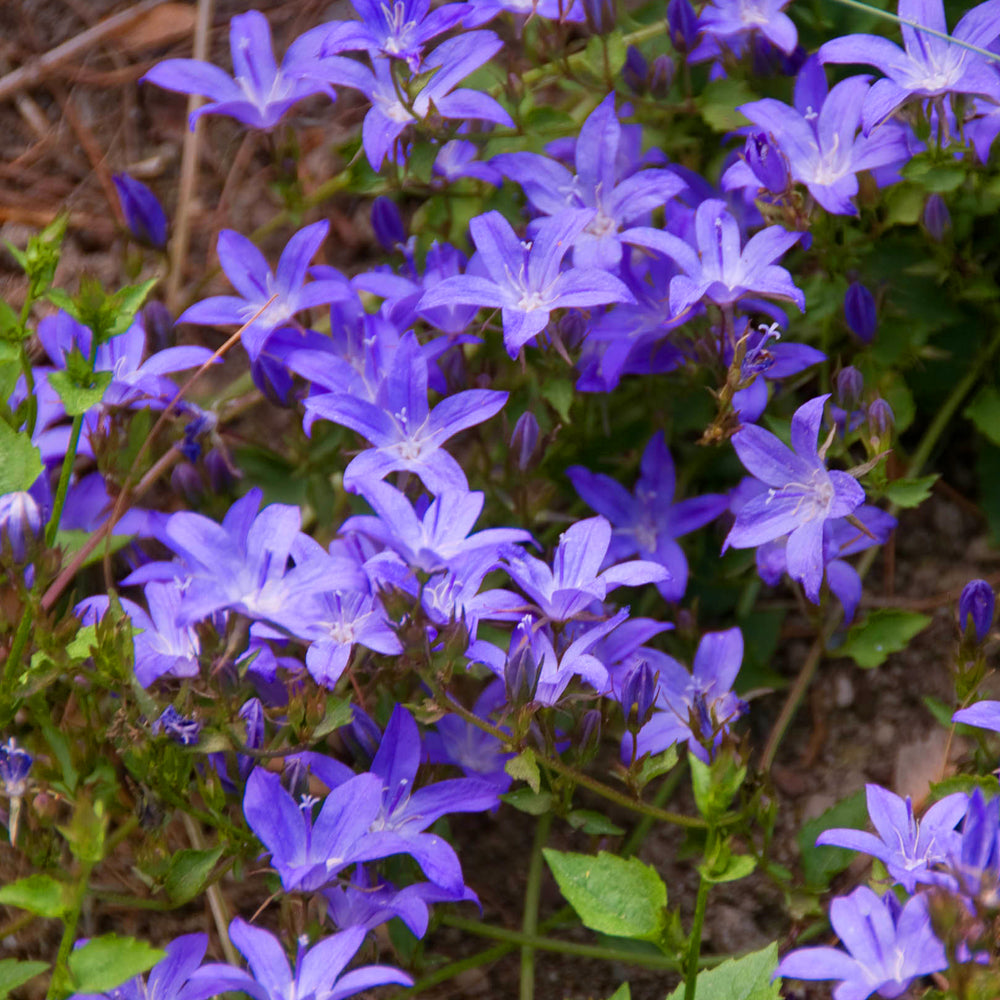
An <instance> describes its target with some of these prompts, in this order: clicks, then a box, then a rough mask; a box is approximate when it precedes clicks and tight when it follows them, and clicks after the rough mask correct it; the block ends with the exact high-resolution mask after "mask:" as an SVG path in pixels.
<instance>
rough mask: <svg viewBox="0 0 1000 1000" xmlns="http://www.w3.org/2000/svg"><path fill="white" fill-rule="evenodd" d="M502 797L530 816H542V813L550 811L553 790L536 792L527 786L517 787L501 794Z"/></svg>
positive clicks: (504, 800) (502, 799)
mask: <svg viewBox="0 0 1000 1000" xmlns="http://www.w3.org/2000/svg"><path fill="white" fill-rule="evenodd" d="M500 799H501V801H503V802H506V803H507V805H509V806H513V807H514V808H515V809H517V810H518V811H519V812H523V813H527V814H528V815H529V816H541V815H542V813H544V812H548V811H549V809H551V808H552V793H551V792H537V793H536V792H533V791H532V790H531V789H530V788H527V787H526V786H522V787H521V788H515V789H514V791H512V792H507V793H506V794H505V795H501V796H500Z"/></svg>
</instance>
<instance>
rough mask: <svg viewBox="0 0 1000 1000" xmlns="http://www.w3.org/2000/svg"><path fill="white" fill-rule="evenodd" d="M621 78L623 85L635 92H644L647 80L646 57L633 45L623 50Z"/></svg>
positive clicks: (647, 67)
mask: <svg viewBox="0 0 1000 1000" xmlns="http://www.w3.org/2000/svg"><path fill="white" fill-rule="evenodd" d="M622 79H623V80H624V81H625V86H626V87H628V88H629V90H631V91H632V92H633V93H635V94H645V93H646V89H647V86H648V81H649V63H648V62H647V61H646V57H645V56H644V55H643V54H642V53H641V52H640V51H639V50H638V49H637V48H636V47H635V46H634V45H630V46H629V47H628V49H627V50H626V51H625V65H624V66H623V67H622Z"/></svg>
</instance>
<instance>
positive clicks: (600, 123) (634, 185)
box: [477, 94, 686, 270]
mask: <svg viewBox="0 0 1000 1000" xmlns="http://www.w3.org/2000/svg"><path fill="white" fill-rule="evenodd" d="M624 153H625V144H624V143H623V135H622V126H621V124H620V123H619V121H618V116H617V115H616V114H615V95H614V94H609V95H608V96H607V97H606V98H605V99H604V100H603V101H601V103H600V104H598V106H597V107H596V108H595V109H594V110H593V111H592V112H591V113H590V115H588V117H587V119H586V121H584V123H583V124H582V125H581V126H580V134H579V136H578V137H577V140H576V143H575V147H574V159H575V165H576V174H573V173H571V172H570V171H569V170H568V169H567V168H566V167H564V166H563V165H562V164H561V163H559V162H557V161H556V160H553V159H551V158H549V157H547V156H541V155H540V154H538V153H528V152H518V153H502V154H500V155H499V156H495V157H493V159H492V160H491V161H490V163H491V165H492V166H494V167H496V168H497V169H498V170H500V172H501V173H502V174H503V175H504V176H505V177H508V178H510V179H511V180H514V181H516V182H517V183H518V184H520V185H521V187H522V188H523V189H524V193H525V196H526V197H527V199H528V201H529V203H530V204H531V206H532V208H534V209H535V211H537V212H539V213H541V214H542V215H545V216H553V215H554V216H558V215H561V214H562V213H563V212H565V211H566V210H567V209H584V208H586V209H590V210H591V211H592V212H593V213H594V214H593V215H592V216H591V218H590V221H589V222H588V223H587V226H586V228H585V229H583V230H582V231H581V232H580V233H579V234H578V235H577V236H576V237H575V238H574V242H573V263H574V265H575V266H576V267H599V268H603V269H604V270H613V269H614V268H616V267H617V266H618V263H619V261H620V260H621V258H622V250H623V247H622V240H621V237H620V236H619V231H620V230H621V229H622V228H623V227H626V226H628V225H631V224H633V223H638V222H644V221H648V217H649V215H650V213H651V212H652V211H653V210H654V209H656V208H660V207H661V206H662V205H664V204H665V203H666V202H667V201H668V200H669V199H671V198H673V197H674V196H675V195H677V194H679V193H680V192H681V191H683V190H684V188H685V187H686V185H685V183H684V181H682V180H681V179H680V178H679V177H678V176H677V175H676V174H675V173H673V172H672V171H670V170H664V169H656V168H654V169H649V170H634V169H633V165H632V164H631V163H628V158H627V157H625V156H623V154H624ZM477 246H478V242H477Z"/></svg>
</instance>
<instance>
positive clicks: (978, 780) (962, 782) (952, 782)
mask: <svg viewBox="0 0 1000 1000" xmlns="http://www.w3.org/2000/svg"><path fill="white" fill-rule="evenodd" d="M977 788H978V789H979V790H980V791H981V792H982V793H983V797H984V798H985V799H986V801H987V802H988V801H989V800H990V799H992V798H995V797H996V794H997V779H996V777H995V776H994V775H992V774H954V775H952V776H951V777H950V778H945V779H944V781H936V782H935V783H934V784H933V785H931V792H930V801H931V802H937V800H938V799H943V798H944V797H945V796H946V795H951V794H952V793H953V792H964V793H965V794H966V795H971V794H972V793H973V792H974V791H975V790H976V789H977Z"/></svg>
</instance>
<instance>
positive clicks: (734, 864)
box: [698, 851, 757, 882]
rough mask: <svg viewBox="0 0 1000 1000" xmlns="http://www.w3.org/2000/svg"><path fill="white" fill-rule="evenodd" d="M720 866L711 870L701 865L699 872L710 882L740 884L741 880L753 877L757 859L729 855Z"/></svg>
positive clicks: (750, 856) (747, 855)
mask: <svg viewBox="0 0 1000 1000" xmlns="http://www.w3.org/2000/svg"><path fill="white" fill-rule="evenodd" d="M726 854H727V857H726V858H725V860H724V861H723V863H722V864H720V865H713V866H712V867H711V868H709V867H707V866H706V865H699V866H698V871H699V872H700V873H701V874H702V875H704V876H705V878H706V880H707V881H709V882H738V881H739V880H740V879H741V878H746V877H747V876H748V875H752V874H753V871H754V869H755V868H756V867H757V859H756V858H755V857H753V855H751V854H729V852H728V851H727V852H726Z"/></svg>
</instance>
